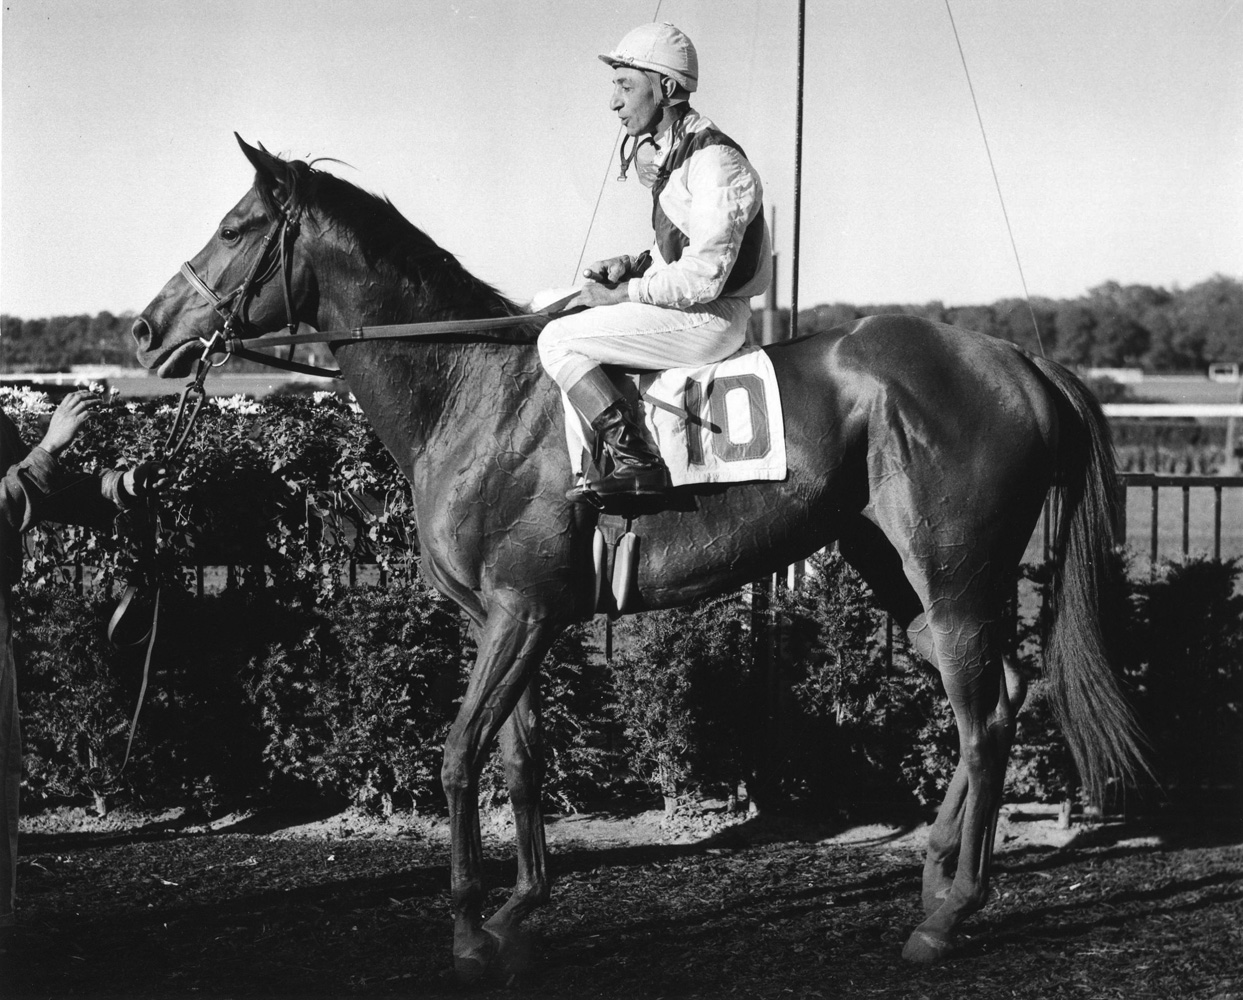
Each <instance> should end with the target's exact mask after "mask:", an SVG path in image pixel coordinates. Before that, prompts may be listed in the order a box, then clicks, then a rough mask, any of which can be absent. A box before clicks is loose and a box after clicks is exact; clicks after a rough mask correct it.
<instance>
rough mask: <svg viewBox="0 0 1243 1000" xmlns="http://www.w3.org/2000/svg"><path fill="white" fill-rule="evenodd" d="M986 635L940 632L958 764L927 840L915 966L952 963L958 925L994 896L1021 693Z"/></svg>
mask: <svg viewBox="0 0 1243 1000" xmlns="http://www.w3.org/2000/svg"><path fill="white" fill-rule="evenodd" d="M982 632H983V629H982V628H981V627H980V626H979V625H978V624H976V623H972V624H971V626H970V630H969V632H968V631H967V630H966V629H964V628H958V629H954V630H951V631H945V632H940V631H938V632H935V633H934V636H935V639H936V646H937V657H938V666H939V667H940V669H941V672H942V679H943V680H944V683H945V689H946V693H947V694H948V695H949V699H950V704H951V706H952V707H953V709H954V717H955V720H956V722H957V724H958V740H959V754H960V759H959V763H958V767H957V769H956V771H955V773H954V778H953V780H952V781H951V783H950V787H949V790H948V791H947V793H946V799H945V802H944V803H943V805H942V807H941V810H940V812H939V813H938V815H937V821H936V823H935V824H934V826H933V830H932V832H931V834H930V836H929V843H928V855H927V860H926V862H925V866H924V893H923V896H924V905H925V909H926V910H928V911H931V912H929V913H928V916H927V918H926V919H925V920H924V922H923V923H921V924H920V925H919V926H918V927H917V928H916V929H915V931H914V932H913V933H912V934H911V936H910V939H909V940H908V941H907V943H906V947H905V948H904V949H903V952H902V954H903V956H904V957H905V958H907V959H910V960H912V961H918V962H935V961H939V960H941V959H943V958H945V957H947V956H948V955H949V954H950V953H951V952H952V951H953V949H954V947H955V944H956V941H955V932H956V930H957V928H958V926H959V924H961V922H962V921H963V920H964V919H965V918H966V917H967V916H969V915H970V914H972V913H974V912H975V911H976V910H978V909H980V908H981V907H982V906H983V905H984V902H985V900H986V899H987V897H988V868H989V863H990V861H991V859H992V840H993V834H994V831H995V829H996V819H997V810H998V807H999V806H1000V804H1001V788H1002V784H1003V782H1004V780H1005V766H1006V758H1007V756H1008V754H1009V750H1010V743H1011V741H1012V740H1013V736H1014V708H1013V703H1012V702H1013V701H1018V700H1020V699H1021V697H1022V694H1023V692H1022V691H1020V690H1017V689H1016V688H1015V686H1014V685H1013V684H1012V683H1011V681H1012V679H1013V678H1014V677H1017V676H1018V675H1017V672H1016V671H1012V670H1011V669H1007V670H1006V671H1005V675H1006V677H1005V682H1002V673H1003V671H1002V670H1001V669H1000V664H999V663H998V662H997V659H995V658H990V656H989V653H988V650H987V643H986V642H985V641H984V640H983V637H982V634H981V633H982ZM1012 696H1017V697H1013V698H1012ZM951 867H952V868H953V870H954V873H953V878H952V880H951V879H949V877H948V871H949V869H950V868H951Z"/></svg>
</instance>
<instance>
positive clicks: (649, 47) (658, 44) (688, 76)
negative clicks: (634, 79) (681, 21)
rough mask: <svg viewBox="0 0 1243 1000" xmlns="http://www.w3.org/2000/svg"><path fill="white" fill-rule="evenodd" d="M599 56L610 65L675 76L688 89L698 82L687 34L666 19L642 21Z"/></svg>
mask: <svg viewBox="0 0 1243 1000" xmlns="http://www.w3.org/2000/svg"><path fill="white" fill-rule="evenodd" d="M600 58H601V59H602V60H603V61H604V62H606V63H608V64H609V65H610V66H613V67H617V66H630V67H632V68H634V69H643V70H651V71H653V72H656V73H660V74H661V75H663V76H667V77H670V78H671V79H673V80H676V81H677V82H678V83H680V84H681V85H682V86H683V87H685V88H686V89H687V91H691V92H693V91H694V90H695V89H696V88H697V87H698V86H699V56H698V54H697V53H696V52H695V45H694V43H693V42H692V41H691V40H690V39H689V38H687V37H686V34H685V33H684V32H682V31H680V30H679V29H677V28H675V27H674V26H673V25H672V24H669V23H668V22H667V21H663V22H659V23H658V22H656V21H653V22H651V23H650V24H641V25H639V27H637V28H635V29H634V30H633V31H631V32H628V33H627V34H626V37H625V38H623V39H622V40H621V41H620V42H618V43H617V47H616V48H615V49H613V51H612V52H610V53H608V54H607V55H601V56H600Z"/></svg>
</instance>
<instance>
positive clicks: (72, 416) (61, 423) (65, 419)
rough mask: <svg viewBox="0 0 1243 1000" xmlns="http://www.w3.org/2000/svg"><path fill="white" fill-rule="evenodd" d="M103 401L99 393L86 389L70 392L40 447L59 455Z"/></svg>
mask: <svg viewBox="0 0 1243 1000" xmlns="http://www.w3.org/2000/svg"><path fill="white" fill-rule="evenodd" d="M102 402H103V400H102V399H101V398H100V397H99V396H98V395H96V394H95V393H93V392H89V391H87V390H85V389H75V390H74V391H73V392H71V393H69V394H68V395H67V396H66V397H65V398H64V399H62V400H61V401H60V406H58V407H56V412H55V413H53V414H52V422H51V423H49V424H48V426H47V433H46V434H44V435H43V440H42V441H40V442H39V447H40V448H42V449H43V450H44V451H46V452H47V453H48V454H49V455H59V454H60V453H61V452H62V451H64V450H65V449H66V448H68V447H69V445H70V443H71V442H72V441H73V439H74V438H75V437H77V435H78V431H79V430H81V429H82V425H83V424H85V423H86V422H87V421H88V420H89V419H90V417H91V411H92V410H94V409H95V407H97V406H98V405H99V404H100V403H102Z"/></svg>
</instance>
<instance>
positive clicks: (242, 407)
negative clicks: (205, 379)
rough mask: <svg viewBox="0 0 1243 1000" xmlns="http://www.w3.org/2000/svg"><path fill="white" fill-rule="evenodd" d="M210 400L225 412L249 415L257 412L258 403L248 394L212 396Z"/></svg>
mask: <svg viewBox="0 0 1243 1000" xmlns="http://www.w3.org/2000/svg"><path fill="white" fill-rule="evenodd" d="M212 402H213V403H215V404H216V408H217V409H219V410H223V411H224V412H225V413H237V414H240V415H241V416H250V415H251V414H254V413H258V412H259V404H258V403H257V402H255V401H254V400H253V399H251V398H249V397H248V396H240V395H238V396H213V397H212Z"/></svg>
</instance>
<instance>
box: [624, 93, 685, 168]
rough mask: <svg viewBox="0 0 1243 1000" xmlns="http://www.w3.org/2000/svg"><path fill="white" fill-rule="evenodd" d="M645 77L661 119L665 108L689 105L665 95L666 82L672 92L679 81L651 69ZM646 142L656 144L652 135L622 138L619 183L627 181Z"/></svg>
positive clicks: (682, 99) (681, 99) (683, 98)
mask: <svg viewBox="0 0 1243 1000" xmlns="http://www.w3.org/2000/svg"><path fill="white" fill-rule="evenodd" d="M643 75H644V76H646V77H647V79H648V82H649V83H651V85H652V96H653V97H655V98H656V108H657V111H658V113H659V114H660V116H661V117H663V116H664V109H665V108H670V107H673V106H674V105H675V104H686V103H688V98H685V97H680V98H678V99H676V100H675V99H674V98H673V95H672V93H669V94H666V93H665V81H666V80H667V81H668V82H669V84H670V87H669V90H670V91H671V92H672V91H675V90H676V89H677V81H676V80H674V79H673V78H672V77H668V76H665V75H663V74H661V73H657V72H656V71H655V70H651V69H645V70H644V71H643ZM627 139H630V140H631V145H630V150H629V152H627V150H626V140H627ZM645 142H651V143H655V139H654V138H653V136H651V135H637V136H634V137H633V138H632V137H631V136H622V142H621V149H620V150H619V152H618V159H619V160H620V164H619V165H620V168H621V170H620V172H619V173H618V175H617V179H618V180H619V181H624V180H625V179H626V173H627V171H628V170H629V169H630V166H631V164H633V163H634V159H635V157H636V156H637V155H638V152H639V147H640V146H641V145H643V143H645Z"/></svg>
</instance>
